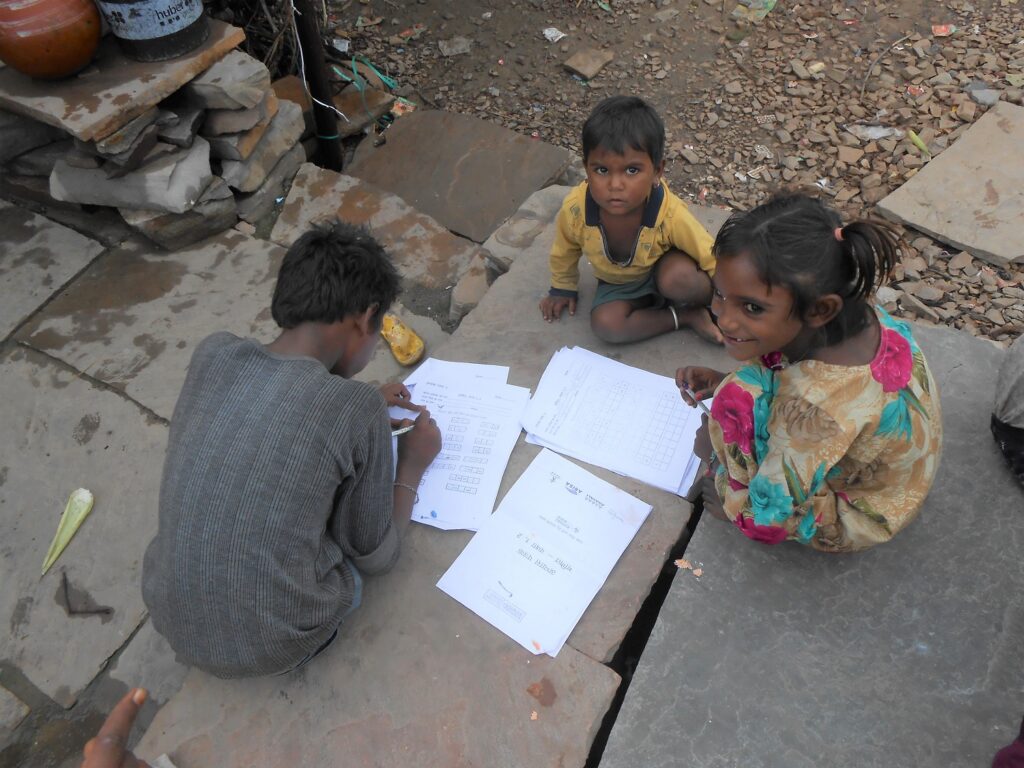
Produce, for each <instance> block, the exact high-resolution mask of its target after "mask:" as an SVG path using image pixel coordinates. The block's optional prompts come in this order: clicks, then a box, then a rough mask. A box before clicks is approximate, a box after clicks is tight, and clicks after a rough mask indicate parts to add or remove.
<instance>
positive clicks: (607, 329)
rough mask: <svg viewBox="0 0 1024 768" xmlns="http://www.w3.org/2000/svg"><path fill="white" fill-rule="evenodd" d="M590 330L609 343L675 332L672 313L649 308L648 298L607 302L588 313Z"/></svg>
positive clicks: (649, 299)
mask: <svg viewBox="0 0 1024 768" xmlns="http://www.w3.org/2000/svg"><path fill="white" fill-rule="evenodd" d="M590 327H591V329H592V330H593V331H594V333H595V334H597V336H598V338H600V339H603V340H604V341H607V342H610V343H612V344H625V343H627V342H630V341H640V340H642V339H649V338H651V337H652V336H660V335H661V334H663V333H668V332H669V331H671V330H674V329H675V321H674V320H673V319H672V313H671V312H669V311H668V310H667V309H654V308H653V307H651V297H648V298H646V299H639V300H636V301H627V300H624V299H620V300H616V301H608V302H605V303H604V304H600V305H598V306H596V307H594V309H593V310H591V312H590Z"/></svg>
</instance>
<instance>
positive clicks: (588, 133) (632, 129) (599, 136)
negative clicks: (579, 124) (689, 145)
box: [583, 96, 665, 168]
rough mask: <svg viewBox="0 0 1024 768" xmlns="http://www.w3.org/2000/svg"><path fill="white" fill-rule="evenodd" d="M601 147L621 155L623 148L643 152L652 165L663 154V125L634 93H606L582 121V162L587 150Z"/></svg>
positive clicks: (649, 106)
mask: <svg viewBox="0 0 1024 768" xmlns="http://www.w3.org/2000/svg"><path fill="white" fill-rule="evenodd" d="M598 147H604V148H605V149H607V150H608V151H610V152H615V153H616V154H619V155H622V154H625V152H626V147H632V148H633V149H635V150H638V151H640V152H646V153H647V154H648V155H649V156H650V158H651V162H652V163H654V167H655V168H657V167H658V166H659V165H661V161H662V160H663V159H664V157H665V125H664V123H662V122H661V118H660V117H659V116H658V113H657V111H656V110H655V109H654V107H652V106H651V105H650V104H648V103H647V102H646V101H644V100H643V99H641V98H638V97H636V96H610V97H609V98H607V99H605V100H604V101H602V102H601V103H600V104H598V105H597V106H596V107H594V111H593V112H591V113H590V117H588V118H587V121H586V122H585V123H583V162H584V163H586V162H587V157H588V156H589V155H590V152H591V150H594V149H597V148H598Z"/></svg>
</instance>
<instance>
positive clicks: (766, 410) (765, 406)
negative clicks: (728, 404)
mask: <svg viewBox="0 0 1024 768" xmlns="http://www.w3.org/2000/svg"><path fill="white" fill-rule="evenodd" d="M771 417H772V399H771V397H769V396H768V395H764V394H762V395H759V396H758V398H757V400H755V401H754V459H755V460H756V461H757V463H758V464H760V463H761V462H762V461H764V459H765V456H767V455H768V421H769V419H771Z"/></svg>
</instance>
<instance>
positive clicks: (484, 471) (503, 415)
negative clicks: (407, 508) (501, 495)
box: [412, 378, 530, 531]
mask: <svg viewBox="0 0 1024 768" xmlns="http://www.w3.org/2000/svg"><path fill="white" fill-rule="evenodd" d="M529 399H530V390H528V389H526V388H525V387H513V386H511V385H509V384H503V383H500V382H496V381H487V380H485V379H470V380H461V381H454V380H452V379H444V378H441V379H440V380H438V379H435V378H429V379H425V380H420V381H419V382H417V383H416V387H415V390H414V401H415V402H416V403H417V404H418V405H424V406H426V407H427V408H428V409H429V410H430V415H431V416H432V417H433V418H434V420H435V421H436V422H437V426H438V429H440V431H441V452H440V453H439V454H438V455H437V458H435V459H434V461H433V462H432V463H431V465H430V466H429V467H428V468H427V471H426V472H425V473H424V475H423V479H422V480H421V481H420V485H419V491H418V495H419V500H418V501H417V502H416V504H415V505H414V506H413V510H412V519H413V520H416V521H417V522H421V523H426V524H428V525H432V526H434V527H437V528H443V529H445V530H452V529H457V528H463V529H466V530H470V531H475V530H477V529H478V528H479V526H480V524H481V523H482V522H483V521H484V520H485V519H486V518H488V517H489V516H490V514H491V510H492V509H494V500H495V498H496V497H497V495H498V486H500V485H501V478H502V475H504V474H505V467H506V466H507V465H508V459H509V456H510V455H511V454H512V449H513V448H514V447H515V444H516V440H518V439H519V433H520V431H521V429H522V428H521V426H520V420H521V419H522V415H523V410H524V409H525V408H526V404H527V402H528V401H529Z"/></svg>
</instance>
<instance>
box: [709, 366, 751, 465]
mask: <svg viewBox="0 0 1024 768" xmlns="http://www.w3.org/2000/svg"><path fill="white" fill-rule="evenodd" d="M711 418H713V419H714V420H715V421H717V422H718V423H719V424H720V425H721V426H722V437H724V438H725V442H727V443H736V445H738V446H739V447H740V450H741V451H743V453H745V454H747V455H749V454H750V445H751V443H753V442H754V398H753V396H751V394H750V393H749V392H747V390H745V389H743V387H741V386H740V385H738V384H736V383H735V382H732V381H730V382H729V383H728V384H726V385H725V386H724V387H722V388H721V389H719V390H718V392H716V393H715V399H714V401H713V402H712V404H711Z"/></svg>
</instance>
